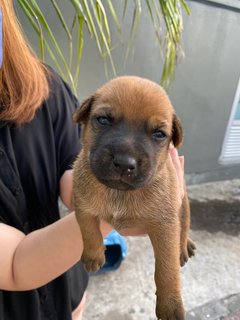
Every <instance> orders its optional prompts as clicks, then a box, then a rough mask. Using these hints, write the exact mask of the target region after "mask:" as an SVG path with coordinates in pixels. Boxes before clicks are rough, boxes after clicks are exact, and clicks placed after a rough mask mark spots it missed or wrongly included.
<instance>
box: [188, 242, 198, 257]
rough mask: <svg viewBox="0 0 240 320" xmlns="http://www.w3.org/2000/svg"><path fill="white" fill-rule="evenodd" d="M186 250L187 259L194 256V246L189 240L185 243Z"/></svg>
mask: <svg viewBox="0 0 240 320" xmlns="http://www.w3.org/2000/svg"><path fill="white" fill-rule="evenodd" d="M187 250H188V256H189V258H191V257H193V256H195V250H196V245H195V243H194V242H193V241H192V240H191V239H190V238H188V241H187Z"/></svg>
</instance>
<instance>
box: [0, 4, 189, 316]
mask: <svg viewBox="0 0 240 320" xmlns="http://www.w3.org/2000/svg"><path fill="white" fill-rule="evenodd" d="M0 9H1V11H2V19H3V25H2V31H3V44H2V46H1V47H2V53H3V61H2V66H1V69H0V252H1V255H0V319H1V320H13V319H14V320H18V319H19V320H20V319H21V320H46V319H53V320H60V319H62V320H68V319H69V320H70V319H75V320H77V319H81V315H82V307H83V303H84V301H85V291H86V288H87V283H88V275H87V273H86V271H85V270H84V268H83V267H82V265H81V262H80V259H81V254H82V251H83V241H82V236H81V231H80V229H79V226H78V223H77V221H76V218H75V214H74V211H72V212H71V213H70V214H68V215H67V216H66V217H64V218H62V219H60V215H59V208H58V198H59V196H60V198H61V199H62V201H63V203H64V204H65V205H66V206H67V207H68V208H69V209H71V210H73V205H72V163H73V161H74V159H75V158H76V156H77V154H78V152H79V150H80V143H79V138H80V134H79V127H78V126H77V125H75V124H73V122H72V113H73V112H74V111H75V109H76V107H78V101H77V99H76V98H75V96H74V95H73V94H72V92H71V90H70V88H69V86H68V85H67V84H66V83H65V82H64V81H63V80H62V79H61V78H60V77H59V76H58V75H57V74H56V73H55V72H54V71H53V70H52V69H51V68H50V67H47V66H45V65H44V64H43V63H42V62H40V61H39V59H38V58H37V57H36V56H35V55H34V54H33V52H32V50H31V49H30V47H29V45H28V43H27V42H26V40H25V39H24V37H23V35H22V32H21V28H20V26H19V24H18V21H17V18H16V16H15V12H14V9H13V4H12V1H10V0H0ZM171 155H172V160H173V163H174V166H175V168H176V170H177V174H178V176H179V207H180V205H181V198H182V192H183V182H182V181H183V158H180V159H179V157H178V154H177V151H176V150H175V149H174V148H172V149H171ZM111 229H112V227H111V226H110V225H108V224H106V223H104V222H103V223H102V224H101V231H102V234H103V236H106V235H107V234H108V233H109V231H110V230H111ZM144 233H145V230H144V228H142V229H141V228H136V229H134V228H133V229H127V230H124V231H123V232H122V234H123V235H141V234H144Z"/></svg>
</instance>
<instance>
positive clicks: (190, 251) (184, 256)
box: [180, 238, 196, 267]
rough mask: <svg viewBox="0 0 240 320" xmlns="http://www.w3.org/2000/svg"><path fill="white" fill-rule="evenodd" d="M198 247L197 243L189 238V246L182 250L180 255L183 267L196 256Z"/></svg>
mask: <svg viewBox="0 0 240 320" xmlns="http://www.w3.org/2000/svg"><path fill="white" fill-rule="evenodd" d="M195 250H196V246H195V243H194V242H193V241H192V240H191V239H190V238H188V240H187V244H186V245H185V246H184V247H182V248H181V253H180V265H181V267H183V266H184V265H185V263H186V262H187V261H188V258H191V257H193V256H194V255H195Z"/></svg>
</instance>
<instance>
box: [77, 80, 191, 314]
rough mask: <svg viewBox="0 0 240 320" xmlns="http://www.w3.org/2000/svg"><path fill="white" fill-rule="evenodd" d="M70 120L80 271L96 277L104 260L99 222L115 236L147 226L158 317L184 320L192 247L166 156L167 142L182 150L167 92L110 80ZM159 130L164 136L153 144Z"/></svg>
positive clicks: (152, 85)
mask: <svg viewBox="0 0 240 320" xmlns="http://www.w3.org/2000/svg"><path fill="white" fill-rule="evenodd" d="M102 116H103V117H104V118H103V119H102V118H101V117H102ZM99 117H100V118H99ZM74 120H75V121H77V122H81V123H82V124H83V148H82V150H81V152H80V154H79V157H78V159H77V160H76V162H75V164H74V204H75V210H76V217H77V220H78V223H79V225H80V228H81V232H82V236H83V241H84V252H83V255H82V261H83V263H84V264H85V267H86V269H87V270H88V271H97V270H98V269H99V267H100V266H102V265H103V264H104V262H105V256H104V246H103V239H102V235H101V232H100V229H99V221H100V220H105V221H107V222H109V223H110V224H111V225H112V226H113V227H114V228H115V229H116V230H121V229H123V228H129V227H136V226H140V227H141V226H145V227H146V230H147V233H148V235H149V237H150V240H151V242H152V246H153V249H154V255H155V282H156V288H157V291H156V295H157V303H156V315H157V318H158V319H163V320H167V319H168V320H182V319H184V317H185V311H184V308H183V305H182V298H181V288H180V264H181V265H183V264H184V263H185V262H186V261H187V260H188V257H190V256H192V255H193V254H194V249H195V246H194V244H193V242H192V241H191V240H190V239H189V238H188V232H189V225H190V210H189V204H188V199H187V194H185V197H184V200H183V204H182V207H181V209H180V210H179V201H178V200H177V199H178V192H179V191H178V181H177V175H176V171H175V168H174V167H173V164H172V161H171V159H170V155H169V152H168V151H169V145H170V143H171V142H173V143H174V145H175V146H176V147H179V146H180V145H181V143H182V128H181V125H180V121H179V119H178V117H177V116H176V114H175V111H174V109H173V107H172V105H171V103H170V101H169V99H168V97H167V95H166V93H165V92H164V90H163V89H162V88H161V87H160V86H159V85H157V84H155V83H153V82H151V81H149V80H146V79H141V78H137V77H120V78H116V79H114V80H112V81H110V82H109V83H107V84H106V85H105V86H103V87H102V88H100V89H98V90H97V91H96V92H95V93H94V94H93V95H92V96H91V97H89V98H88V99H87V100H85V102H83V104H82V105H81V107H80V108H79V109H78V110H77V112H76V113H75V115H74ZM99 121H100V123H99ZM102 122H103V123H102ZM106 122H107V123H106ZM159 130H160V131H161V132H162V131H163V132H164V135H165V137H164V135H163V137H162V136H161V134H160V138H159V136H157V138H156V136H155V135H154V134H155V132H156V131H157V132H158V131H159ZM115 135H116V136H115ZM116 159H117V160H116ZM124 166H125V167H124ZM119 167H120V168H119ZM105 179H106V180H105Z"/></svg>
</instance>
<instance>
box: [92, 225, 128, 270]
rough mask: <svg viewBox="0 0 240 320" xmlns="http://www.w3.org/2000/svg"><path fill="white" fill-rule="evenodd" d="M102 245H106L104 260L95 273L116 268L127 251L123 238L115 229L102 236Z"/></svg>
mask: <svg viewBox="0 0 240 320" xmlns="http://www.w3.org/2000/svg"><path fill="white" fill-rule="evenodd" d="M104 245H105V247H106V251H105V259H106V262H105V264H104V266H103V267H102V268H100V269H99V271H98V272H97V273H96V274H100V273H105V272H108V271H113V270H116V269H117V268H118V267H119V266H120V264H121V262H122V260H123V259H125V257H126V254H127V251H128V247H127V243H126V240H125V238H124V237H123V236H121V235H120V234H119V233H118V232H117V231H115V230H113V231H112V232H110V233H109V235H108V236H107V237H105V238H104Z"/></svg>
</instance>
